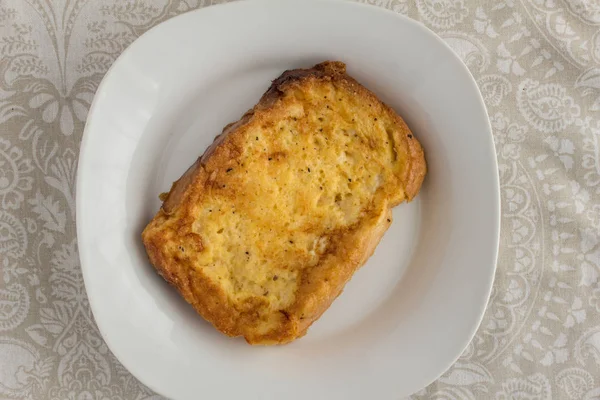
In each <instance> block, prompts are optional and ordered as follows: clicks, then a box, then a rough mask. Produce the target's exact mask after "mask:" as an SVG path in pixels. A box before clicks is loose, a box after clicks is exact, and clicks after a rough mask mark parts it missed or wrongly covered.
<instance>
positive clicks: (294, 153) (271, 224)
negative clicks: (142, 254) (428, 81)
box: [142, 61, 426, 344]
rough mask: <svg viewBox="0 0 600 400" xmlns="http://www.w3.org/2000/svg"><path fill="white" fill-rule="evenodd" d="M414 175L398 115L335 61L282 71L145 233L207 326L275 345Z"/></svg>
mask: <svg viewBox="0 0 600 400" xmlns="http://www.w3.org/2000/svg"><path fill="white" fill-rule="evenodd" d="M425 172H426V166H425V158H424V154H423V150H422V148H421V145H420V144H419V142H418V141H417V139H416V138H415V137H414V135H413V134H412V133H411V131H410V130H409V128H408V127H407V125H406V124H405V123H404V121H403V120H402V119H401V118H400V117H399V116H398V115H397V114H396V113H395V112H394V111H393V110H392V109H391V108H390V107H388V106H386V105H385V104H383V103H382V102H381V101H379V100H378V99H377V97H376V96H375V95H374V94H372V93H371V92H370V91H368V90H367V89H366V88H364V87H363V86H361V85H360V84H359V83H357V82H356V81H355V80H354V79H352V78H351V77H349V76H348V75H347V74H346V67H345V64H343V63H341V62H332V61H327V62H324V63H321V64H318V65H316V66H314V67H313V68H310V69H296V70H291V71H286V72H284V73H283V74H282V75H281V76H280V77H279V78H277V79H276V80H275V81H273V83H272V85H271V87H270V88H269V89H268V90H267V92H266V93H265V94H264V95H263V96H262V98H261V99H260V101H259V102H258V104H257V105H256V106H254V108H252V109H251V110H250V111H248V112H247V113H246V114H245V115H244V116H243V117H242V118H241V119H240V120H239V121H237V122H235V123H232V124H230V125H228V126H226V127H225V128H224V130H223V133H222V134H221V135H219V136H217V138H216V139H215V141H214V143H213V144H212V145H211V146H210V147H209V148H208V149H207V150H206V152H205V153H204V154H203V155H202V156H201V157H200V158H199V159H198V160H197V161H196V163H194V164H193V165H192V166H191V167H190V168H189V169H188V170H187V171H186V172H185V173H184V174H183V176H182V177H181V178H180V179H179V180H178V181H177V182H175V183H174V184H173V186H172V188H171V190H170V192H169V193H168V194H167V195H166V196H164V197H163V198H162V199H163V200H164V202H163V205H162V207H161V209H160V210H159V211H158V213H157V214H156V216H155V217H154V219H152V221H151V222H150V223H149V224H148V226H147V227H146V228H145V229H144V231H143V233H142V237H143V242H144V245H145V247H146V251H147V253H148V256H149V259H150V262H151V263H152V264H153V265H154V267H155V268H156V270H157V271H158V272H159V274H160V275H162V276H163V278H164V279H165V280H167V281H168V282H169V283H170V284H171V285H173V286H174V287H175V288H176V289H177V290H178V291H179V292H180V294H181V295H182V296H183V297H184V298H185V300H187V301H188V302H189V303H190V304H191V305H192V306H193V307H194V308H195V309H196V310H197V312H198V313H199V314H200V315H202V316H203V317H204V318H205V319H206V320H207V321H209V322H211V323H212V324H213V325H214V326H215V327H216V328H217V329H218V330H219V331H221V332H223V333H224V334H226V335H228V336H243V337H244V338H245V339H246V341H247V342H248V343H251V344H282V343H287V342H290V341H293V340H295V339H297V338H299V337H301V336H303V335H304V334H305V333H306V332H307V329H308V328H309V326H310V325H311V324H312V323H313V322H314V321H315V320H316V319H318V318H319V317H320V316H321V314H322V313H323V312H324V311H325V310H326V309H327V308H328V307H329V306H330V305H331V303H332V302H333V300H334V299H335V298H336V297H337V296H338V295H339V294H340V293H341V292H342V290H343V288H344V285H345V284H346V282H347V281H348V280H349V279H350V278H351V277H352V274H353V273H354V272H355V271H356V270H357V269H358V268H359V267H360V266H362V265H363V264H364V263H365V261H366V260H367V259H368V258H369V257H370V256H371V254H372V253H373V251H374V250H375V247H376V246H377V244H378V243H379V240H380V239H381V237H382V236H383V234H384V232H385V231H386V230H387V229H388V227H389V226H390V224H391V221H392V215H391V208H392V207H394V206H396V205H397V204H399V203H401V202H403V201H405V200H406V201H410V200H412V199H413V198H414V197H415V196H416V195H417V193H418V192H419V189H420V187H421V183H422V181H423V178H424V176H425Z"/></svg>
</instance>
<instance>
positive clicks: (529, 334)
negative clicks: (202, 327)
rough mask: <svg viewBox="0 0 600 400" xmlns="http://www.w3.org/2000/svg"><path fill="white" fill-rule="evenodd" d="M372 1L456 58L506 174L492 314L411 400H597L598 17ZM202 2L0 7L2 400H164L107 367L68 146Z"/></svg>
mask: <svg viewBox="0 0 600 400" xmlns="http://www.w3.org/2000/svg"><path fill="white" fill-rule="evenodd" d="M367 2H368V3H372V4H375V5H377V6H381V7H386V8H389V9H391V10H393V11H395V12H398V13H401V14H405V15H408V16H409V17H411V18H414V19H416V20H419V21H421V22H422V23H424V24H425V25H426V26H428V27H429V28H430V29H432V30H433V31H435V32H436V33H437V34H438V35H440V36H441V37H442V38H443V39H444V40H445V41H446V42H447V43H448V44H449V45H450V46H451V47H452V48H453V49H454V50H455V51H456V52H457V53H458V54H459V55H460V57H461V58H462V59H463V61H464V62H465V63H466V64H467V66H468V67H469V69H470V70H471V72H472V74H473V75H474V77H475V79H476V80H477V83H478V85H479V87H480V90H481V92H482V94H483V97H484V98H485V102H486V105H487V108H488V113H489V116H490V120H491V123H492V127H493V131H494V139H495V141H496V149H497V157H498V163H499V168H500V181H501V193H502V209H503V212H502V235H501V246H500V256H499V261H498V271H497V274H496V281H495V285H494V290H493V292H492V297H491V301H490V304H489V306H488V309H487V312H486V316H485V318H484V320H483V323H482V325H481V327H480V329H479V331H478V332H477V335H476V336H475V339H474V340H473V341H472V343H471V344H470V345H469V347H468V348H467V349H466V351H465V352H464V354H463V355H462V356H461V358H460V359H459V361H457V362H456V364H455V365H454V366H452V368H451V369H450V370H449V371H448V372H446V373H445V374H444V375H443V376H442V377H441V378H440V379H438V380H437V381H436V382H435V383H433V384H431V385H430V386H429V387H427V388H426V389H423V390H422V391H420V392H418V393H416V394H414V395H413V396H412V397H411V399H487V398H490V399H492V398H494V399H502V400H504V399H539V400H546V399H586V400H591V399H600V118H599V117H600V3H598V2H592V1H586V0H499V1H493V2H492V1H488V2H481V3H485V4H483V5H481V4H480V2H479V1H477V0H411V1H409V0H368V1H367ZM212 3H215V2H214V1H209V0H106V1H104V0H103V1H100V0H61V1H53V2H49V1H46V0H4V1H0V54H2V57H1V58H0V202H1V206H0V265H1V267H0V272H1V274H0V275H1V278H0V398H11V399H12V398H26V399H36V400H37V399H57V400H64V399H85V400H88V399H89V400H92V399H94V400H96V399H98V400H100V399H160V397H159V396H157V395H155V394H153V393H152V392H151V391H150V390H149V389H147V388H146V387H144V386H143V385H141V384H140V383H139V382H137V380H136V379H135V378H133V377H132V376H131V375H130V374H129V373H128V372H127V371H126V370H125V369H124V368H123V367H122V366H121V365H120V364H119V362H118V361H117V360H116V359H115V357H114V356H112V355H111V353H110V351H109V349H108V348H107V346H106V344H104V342H103V340H102V338H101V336H100V333H99V332H98V329H97V327H96V325H95V323H94V319H93V316H92V314H91V312H90V309H89V304H88V301H87V298H86V294H85V288H84V285H83V280H82V276H81V269H80V264H79V256H78V252H77V242H76V235H75V201H74V196H75V175H76V166H77V157H78V149H79V143H80V140H81V136H82V132H83V127H84V123H85V119H86V114H87V111H88V109H89V106H90V103H91V101H92V98H93V95H94V92H95V90H96V88H97V86H98V84H99V83H100V80H101V79H102V76H103V75H104V73H105V72H106V71H107V69H108V68H109V67H110V65H111V63H112V62H113V61H114V60H115V58H116V57H117V56H118V55H119V54H120V53H121V52H122V51H123V49H124V48H125V47H127V45H128V44H129V43H131V42H132V41H133V40H134V39H135V38H136V37H138V36H139V35H140V34H142V33H143V32H145V31H146V30H147V29H149V28H151V27H152V26H154V25H156V24H158V23H160V22H161V21H164V20H166V19H168V18H171V17H173V16H175V15H177V14H180V13H183V12H187V11H189V10H191V9H195V8H200V7H204V6H208V5H210V4H212ZM398 40H401V38H398Z"/></svg>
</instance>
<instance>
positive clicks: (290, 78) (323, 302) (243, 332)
mask: <svg viewBox="0 0 600 400" xmlns="http://www.w3.org/2000/svg"><path fill="white" fill-rule="evenodd" d="M319 81H328V82H333V83H334V84H335V85H339V86H340V87H344V88H345V89H346V90H348V91H349V92H351V93H354V94H355V96H357V97H358V98H360V99H362V100H361V101H363V102H365V103H369V104H373V105H374V106H375V107H377V108H378V110H379V112H381V113H385V114H387V115H389V116H390V117H391V118H393V119H394V121H395V129H394V130H393V132H391V133H390V134H391V135H393V143H394V152H395V153H396V154H397V156H398V157H402V159H403V160H405V162H404V163H403V168H402V170H401V171H400V172H399V176H398V183H399V184H401V185H402V186H403V190H401V191H400V192H399V193H400V194H399V195H397V196H395V197H393V198H390V199H389V200H388V201H385V202H383V203H381V207H382V208H381V209H377V210H370V211H369V213H368V214H367V215H366V216H365V218H363V220H361V222H360V224H356V225H355V226H352V227H349V228H347V229H345V230H344V231H340V232H338V233H337V234H332V235H331V236H330V237H329V240H330V244H329V247H328V249H327V253H326V254H324V255H323V256H322V257H321V259H320V260H319V263H318V264H317V265H315V266H314V267H312V268H310V269H306V270H305V272H304V273H303V274H302V276H301V284H300V285H299V287H298V292H297V295H296V299H295V301H294V302H293V304H291V305H290V306H289V307H287V308H286V309H283V310H280V314H279V315H278V317H277V318H278V322H277V325H276V326H277V328H276V329H272V330H270V331H268V332H261V331H259V330H257V329H256V327H257V319H259V315H258V311H257V310H259V309H260V307H261V306H262V304H260V302H261V301H262V300H261V299H259V298H255V299H251V300H249V301H248V303H247V304H242V305H240V304H234V303H233V302H232V300H231V299H230V298H229V297H228V295H227V293H226V291H225V290H224V289H223V287H221V286H220V285H219V284H216V283H215V282H214V280H212V279H210V278H208V277H207V276H205V275H204V274H202V273H201V272H199V271H198V270H197V269H196V268H194V265H193V260H192V259H191V258H190V257H189V256H188V255H186V253H184V252H181V253H177V255H176V256H168V257H167V256H166V255H165V249H166V248H168V247H169V246H171V247H172V246H179V247H180V248H181V249H184V248H185V249H188V250H187V252H188V254H189V253H194V252H201V251H202V250H203V248H204V243H203V240H202V238H201V237H200V235H198V234H196V233H193V232H192V230H191V228H190V227H191V226H192V225H193V224H194V215H195V213H197V210H196V208H195V207H196V205H197V204H198V203H199V199H200V198H201V197H202V196H206V195H210V193H212V192H213V191H215V190H217V187H216V185H217V182H220V176H222V175H223V174H226V171H228V170H229V169H230V168H231V167H232V166H237V164H236V158H237V157H238V156H239V155H240V153H241V152H242V149H243V146H244V142H243V135H242V132H244V129H245V127H246V126H248V125H249V124H250V123H252V124H260V123H267V122H266V121H267V118H266V115H268V114H269V113H271V112H273V111H272V106H273V105H274V104H276V103H277V101H278V100H279V99H281V98H282V97H283V95H284V94H285V93H286V91H288V90H292V88H294V87H300V86H302V85H305V84H308V83H314V82H319ZM425 172H426V166H425V158H424V155H423V150H422V148H421V145H420V144H419V142H418V141H417V139H416V138H415V137H414V135H413V134H412V133H411V131H410V130H409V128H408V127H407V126H406V124H405V123H404V121H403V120H402V119H401V118H400V117H399V116H398V115H397V114H396V113H395V112H394V111H393V110H392V109H391V108H389V107H388V106H387V105H385V104H383V103H381V102H380V101H379V100H378V99H377V98H376V97H375V95H373V94H372V93H371V92H370V91H368V90H367V89H365V88H364V87H363V86H361V85H360V84H358V83H357V82H356V81H355V80H354V79H352V78H351V77H349V76H348V75H347V74H346V72H345V65H344V64H343V63H340V62H324V63H321V64H318V65H316V66H314V67H313V68H311V69H299V70H291V71H286V72H284V73H283V74H282V75H281V76H280V77H279V78H277V79H276V80H275V81H273V83H272V85H271V87H270V88H269V89H268V90H267V91H266V92H265V94H264V95H263V96H262V98H261V100H260V101H259V103H258V104H257V105H256V106H255V107H254V108H253V109H251V110H249V111H248V112H247V113H246V114H245V115H244V116H243V117H242V118H241V119H240V120H239V121H238V122H236V123H232V124H229V125H228V126H226V127H225V128H224V130H223V132H222V133H221V134H220V135H219V136H217V137H216V138H215V141H214V142H213V144H212V145H211V146H210V147H209V148H208V149H207V150H206V151H205V153H204V154H203V155H202V156H201V157H200V158H199V159H198V160H197V161H196V162H195V163H194V164H193V165H192V166H191V167H190V168H189V169H188V170H187V171H186V172H185V174H184V175H183V176H182V177H181V178H180V179H179V180H178V181H176V182H175V183H174V184H173V186H172V188H171V190H170V192H169V194H168V195H167V197H166V199H165V201H164V203H163V206H162V208H161V210H159V212H158V213H157V215H156V216H155V217H154V219H153V220H152V221H151V222H150V223H149V225H148V226H147V227H146V229H145V230H144V232H143V234H142V236H143V241H144V245H145V247H146V250H147V253H148V256H149V259H150V262H151V263H152V265H153V266H154V267H155V268H156V270H157V271H158V272H159V274H160V275H161V276H163V278H164V279H165V280H166V281H168V282H169V283H170V284H171V285H173V286H174V287H175V288H176V289H177V290H178V291H179V292H180V293H181V295H182V296H183V297H184V298H185V299H186V301H188V302H189V303H190V304H191V305H192V306H193V307H194V308H195V309H196V310H197V311H198V313H200V314H201V315H202V316H203V317H204V318H205V319H206V320H208V321H209V322H211V323H212V324H213V325H214V326H215V327H216V328H217V329H218V330H220V331H221V332H223V333H225V334H227V335H229V336H244V337H245V338H246V340H247V341H248V342H249V343H252V344H274V343H287V342H289V341H292V340H294V339H296V338H298V337H300V336H302V335H304V334H305V333H306V331H307V329H308V327H309V326H310V325H311V324H312V323H313V322H314V321H315V320H316V319H318V318H319V317H320V316H321V314H322V313H323V312H324V311H325V310H326V309H327V308H328V307H329V306H330V305H331V303H332V302H333V300H335V298H336V297H337V296H339V294H340V293H341V291H342V290H343V287H344V285H345V284H346V282H347V281H348V280H349V279H350V278H351V276H352V275H353V273H354V272H355V271H356V270H357V269H358V268H359V267H360V266H362V265H363V264H364V263H365V262H366V260H367V259H368V258H369V257H370V255H371V254H372V253H373V251H374V249H375V247H376V246H377V244H378V243H379V240H380V239H381V237H382V236H383V234H384V233H385V231H386V230H387V228H388V227H389V225H390V222H391V207H393V206H394V205H396V204H397V203H399V202H401V201H403V200H409V201H410V200H412V199H413V198H414V197H415V196H416V195H417V193H418V191H419V189H420V187H421V183H422V181H423V178H424V176H425ZM219 185H220V184H219ZM218 190H220V193H225V194H226V195H227V194H228V191H229V190H231V192H230V193H229V195H230V196H236V195H237V194H236V193H235V189H234V188H232V189H230V188H229V187H219V188H218ZM167 225H168V226H169V228H168V229H166V228H165V226H167ZM182 251H183V250H182Z"/></svg>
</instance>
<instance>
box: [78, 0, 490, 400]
mask: <svg viewBox="0 0 600 400" xmlns="http://www.w3.org/2000/svg"><path fill="white" fill-rule="evenodd" d="M327 59H338V60H342V61H345V62H346V63H347V64H348V70H349V73H350V74H351V75H352V76H354V77H355V78H357V79H358V80H359V81H360V82H362V83H363V84H364V85H365V86H367V87H368V88H370V89H371V90H373V91H374V92H375V93H376V94H377V95H378V96H379V97H380V98H381V99H382V100H383V101H385V102H387V103H388V104H389V105H391V106H392V107H393V108H394V109H395V110H396V111H398V112H399V113H400V114H401V115H402V116H403V117H404V118H405V119H406V121H407V122H408V124H409V126H410V127H411V128H412V129H413V131H414V132H415V134H416V135H417V137H418V138H419V139H420V140H421V142H422V144H423V146H424V148H425V152H426V157H427V161H428V165H429V173H428V176H427V178H426V181H425V184H424V186H423V190H422V192H421V194H420V195H419V197H418V198H417V200H415V201H414V202H413V203H411V204H403V205H400V206H399V207H397V208H396V209H395V210H394V217H395V218H394V221H395V222H394V224H393V226H392V227H391V229H390V230H389V231H388V233H387V234H386V235H385V237H384V239H383V241H382V242H381V244H380V245H379V247H378V248H377V251H376V253H375V255H374V256H373V257H372V258H371V259H370V260H369V262H368V263H367V265H366V266H365V267H364V268H363V269H361V270H360V271H359V272H358V273H357V274H356V275H355V276H354V278H353V279H352V281H351V282H350V283H349V284H348V286H347V287H346V290H345V292H344V294H343V295H342V296H340V298H339V299H338V300H336V301H335V303H334V304H333V306H332V307H331V308H330V309H329V310H328V311H327V312H326V313H325V314H324V315H323V317H322V318H321V319H320V320H319V321H317V322H316V323H315V324H314V325H313V327H312V328H311V329H310V330H309V332H308V334H307V336H305V337H304V338H302V339H300V340H298V341H296V342H294V343H293V344H291V345H287V346H279V347H251V346H248V345H247V344H246V343H245V342H244V341H243V340H241V339H239V340H238V339H228V338H226V337H224V336H222V335H221V334H220V333H218V332H216V331H215V330H214V329H213V328H212V327H211V326H210V325H209V324H207V323H206V322H204V320H202V318H200V317H199V316H198V315H196V313H195V312H194V310H193V309H192V308H191V307H190V306H188V305H187V303H185V302H184V301H183V300H182V299H181V298H180V297H179V295H178V294H177V293H176V292H175V291H174V290H173V289H172V288H170V287H169V286H168V285H167V284H166V283H165V282H164V281H163V280H162V279H161V278H159V276H158V275H157V274H156V273H155V272H154V270H153V269H152V267H151V266H150V264H149V263H148V261H147V259H146V255H145V252H144V249H143V247H142V245H141V241H140V232H141V231H142V229H143V227H144V226H145V224H146V223H147V222H148V221H149V220H150V219H151V217H152V216H153V214H154V213H155V212H156V210H157V209H158V207H159V201H158V199H157V195H158V194H159V193H160V192H161V191H165V190H168V189H169V187H170V184H171V182H172V181H173V180H175V179H176V178H178V177H179V175H180V174H181V173H182V172H183V171H184V170H185V169H186V168H187V167H188V166H189V165H190V164H191V163H192V162H193V161H194V160H195V159H196V157H197V156H198V155H200V154H201V153H202V152H203V151H204V149H205V148H206V146H207V145H208V144H209V143H210V142H211V141H212V140H213V137H214V136H215V135H216V134H218V133H220V131H221V128H222V127H223V126H224V125H225V124H227V123H229V122H231V121H234V120H237V119H238V118H239V117H240V116H241V115H242V113H243V112H244V111H246V110H247V109H248V108H250V107H251V106H253V105H254V104H255V103H256V101H257V100H258V98H259V97H260V95H261V94H262V93H263V91H264V90H265V89H266V88H267V87H268V86H269V83H270V80H272V79H274V78H275V77H277V76H278V75H279V74H280V73H281V72H282V71H283V70H285V69H289V68H296V67H303V66H304V67H306V66H312V65H313V64H315V63H317V62H319V61H322V60H327ZM77 232H78V236H79V248H80V253H81V260H82V268H83V274H84V278H85V284H86V288H87V293H88V296H89V300H90V304H91V306H92V310H93V312H94V316H95V318H96V321H97V323H98V326H99V328H100V331H101V332H102V335H103V337H104V339H105V340H106V342H107V343H108V345H109V347H110V349H111V350H112V351H113V353H114V354H115V355H116V356H117V357H118V358H119V360H120V361H121V362H122V363H123V364H124V365H125V366H126V367H127V368H128V369H129V370H130V371H131V372H132V373H133V374H134V375H135V376H136V377H138V378H139V379H140V380H141V381H142V382H143V383H145V384H146V385H148V386H149V387H150V388H152V389H154V390H156V391H157V392H159V393H161V394H163V395H165V396H168V397H170V398H173V399H198V398H204V399H213V398H236V397H239V398H242V396H243V398H249V399H292V400H293V399H307V398H318V399H365V398H375V399H398V398H400V397H402V396H403V395H408V394H410V393H412V392H414V391H416V390H418V389H420V388H422V387H423V386H425V385H427V384H428V383H430V382H431V381H433V380H434V379H435V378H436V377H438V376H439V375H440V374H441V373H443V371H444V370H445V369H447V368H448V367H449V366H450V365H451V364H452V362H453V361H454V360H456V358H457V357H458V356H459V355H460V353H461V352H462V350H463V349H464V348H465V347H466V345H467V344H468V342H469V340H470V339H471V338H472V337H473V334H474V333H475V330H476V328H477V326H478V324H479V322H480V320H481V317H482V315H483V312H484V308H485V305H486V302H487V299H488V296H489V293H490V289H491V286H492V280H493V276H494V269H495V263H496V254H497V249H498V234H499V187H498V175H497V165H496V158H495V151H494V145H493V141H492V135H491V130H490V125H489V122H488V119H487V116H486V111H485V107H484V105H483V102H482V100H481V97H480V94H479V92H478V90H477V87H476V85H475V83H474V81H473V78H472V77H471V75H470V74H469V72H468V71H467V68H466V67H465V66H464V65H463V64H462V63H461V61H460V60H459V59H458V57H457V56H456V55H455V54H454V53H453V52H452V51H451V50H450V48H449V47H447V46H446V45H445V44H444V43H443V42H442V41H441V40H440V39H439V38H438V37H436V36H435V35H434V34H433V33H431V32H430V31H429V30H427V29H426V28H424V27H423V26H421V25H420V24H418V23H416V22H413V21H411V20H409V19H407V18H404V17H401V16H399V15H396V14H394V13H391V12H387V11H384V10H382V9H379V8H375V7H370V6H364V5H359V4H354V3H345V2H322V1H316V0H309V1H302V2H299V1H298V2H293V1H285V0H284V1H263V0H259V1H252V2H238V3H232V4H227V5H223V6H216V7H209V8H206V9H202V10H200V11H197V12H190V13H188V14H185V15H183V16H179V17H176V18H173V19H171V20H169V21H167V22H165V23H163V24H161V25H159V26H158V27H156V28H154V29H152V30H150V31H149V32H148V33H146V34H144V35H143V36H142V37H141V38H140V39H138V40H137V41H136V42H135V43H134V44H132V45H131V46H130V47H129V48H128V49H127V50H126V51H125V52H124V53H123V55H122V56H121V57H120V58H119V59H118V60H117V61H116V62H115V64H114V66H113V67H112V68H111V70H110V71H109V72H108V74H107V75H106V77H105V78H104V80H103V82H102V84H101V85H100V88H99V89H98V93H97V95H96V98H95V100H94V104H93V106H92V109H91V111H90V114H89V118H88V123H87V126H86V130H85V135H84V139H83V143H82V146H81V155H80V162H79V171H78V179H77Z"/></svg>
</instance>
